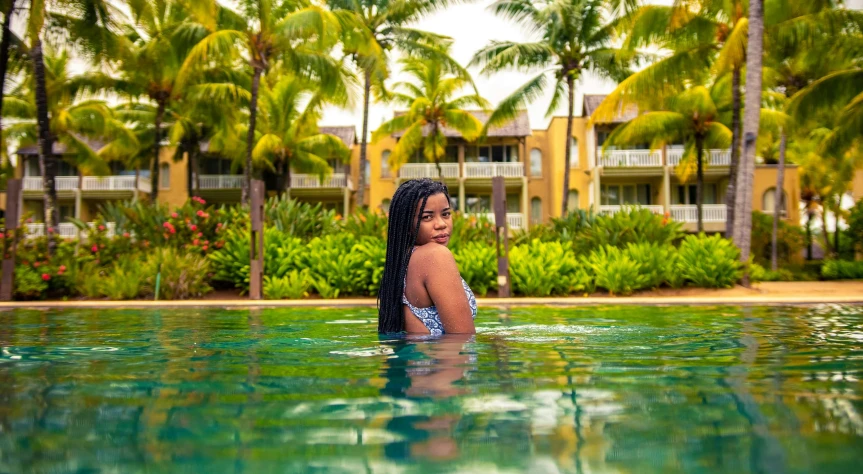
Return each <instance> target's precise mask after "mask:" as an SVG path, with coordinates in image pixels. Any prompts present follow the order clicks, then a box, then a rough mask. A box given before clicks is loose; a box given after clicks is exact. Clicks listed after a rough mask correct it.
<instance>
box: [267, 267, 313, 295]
mask: <svg viewBox="0 0 863 474" xmlns="http://www.w3.org/2000/svg"><path fill="white" fill-rule="evenodd" d="M310 287H311V279H310V277H309V271H308V269H306V270H302V271H300V270H291V271H290V272H289V273H287V274H285V275H284V276H281V277H272V276H265V277H264V288H263V290H264V298H265V299H268V300H283V299H291V300H296V299H300V298H303V297H306V296H309V288H310Z"/></svg>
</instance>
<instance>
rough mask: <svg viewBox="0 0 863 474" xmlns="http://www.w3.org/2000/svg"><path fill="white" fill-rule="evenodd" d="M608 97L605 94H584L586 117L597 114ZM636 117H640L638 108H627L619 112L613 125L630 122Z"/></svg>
mask: <svg viewBox="0 0 863 474" xmlns="http://www.w3.org/2000/svg"><path fill="white" fill-rule="evenodd" d="M606 97H608V96H607V95H603V94H584V115H585V116H587V117H590V116H591V115H593V113H594V112H596V109H597V108H599V104H601V103H602V101H603V100H605V98H606ZM635 117H638V108H637V107H635V106H634V105H633V106H629V107H627V108H626V110H623V111H620V110H618V112H617V115H616V116H615V117H614V120H612V121H611V123H623V122H629V121H630V120H632V119H634V118H635Z"/></svg>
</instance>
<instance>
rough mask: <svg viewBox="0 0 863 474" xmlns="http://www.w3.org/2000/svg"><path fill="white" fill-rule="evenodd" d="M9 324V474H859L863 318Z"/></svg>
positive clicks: (814, 312) (573, 315)
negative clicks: (401, 327)
mask: <svg viewBox="0 0 863 474" xmlns="http://www.w3.org/2000/svg"><path fill="white" fill-rule="evenodd" d="M477 327H478V334H477V336H475V338H464V337H445V338H442V339H437V340H430V339H428V340H423V339H420V340H414V339H406V338H393V337H389V338H386V337H379V336H378V335H377V334H375V329H376V313H375V312H374V310H373V309H353V310H330V309H254V310H249V309H244V310H211V309H191V310H185V309H184V310H64V311H57V310H53V311H35V310H11V311H6V312H0V346H2V354H0V472H54V473H57V472H124V473H125V472H195V473H204V472H206V473H221V472H231V473H234V472H249V473H257V472H345V473H352V472H363V473H365V472H387V473H396V472H478V473H494V472H531V473H546V472H547V473H557V472H563V473H603V472H611V473H652V472H656V473H660V472H661V473H667V472H695V473H700V472H729V473H746V472H753V473H754V472H757V473H802V472H812V473H834V472H835V473H849V472H860V471H859V469H860V466H861V465H863V384H861V382H860V378H861V371H863V307H861V306H838V305H825V306H814V307H742V308H741V307H584V308H577V309H553V308H523V309H512V310H493V309H481V310H480V314H479V317H478V319H477Z"/></svg>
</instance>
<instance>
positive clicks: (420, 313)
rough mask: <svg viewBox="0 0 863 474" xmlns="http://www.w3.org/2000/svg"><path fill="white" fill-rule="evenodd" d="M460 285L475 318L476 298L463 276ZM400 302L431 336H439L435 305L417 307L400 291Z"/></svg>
mask: <svg viewBox="0 0 863 474" xmlns="http://www.w3.org/2000/svg"><path fill="white" fill-rule="evenodd" d="M411 254H413V249H412V250H411ZM407 286H408V285H407V276H405V288H407ZM461 286H462V287H464V293H465V295H466V296H467V302H468V304H469V305H470V312H471V316H473V319H476V298H475V297H474V295H473V291H471V289H470V287H469V286H467V282H466V281H464V278H462V279H461ZM402 303H404V304H406V305H408V309H410V310H411V313H413V314H414V316H416V317H417V318H419V320H420V321H422V323H423V325H424V326H425V327H426V329H428V330H429V334H431V335H432V336H440V335H442V334H443V333H444V330H443V323H442V322H441V320H440V313H439V312H438V310H437V308H436V307H434V306H429V307H428V308H417V307H416V306H414V305H412V304H411V303H410V301H408V298H407V296H405V294H404V292H402Z"/></svg>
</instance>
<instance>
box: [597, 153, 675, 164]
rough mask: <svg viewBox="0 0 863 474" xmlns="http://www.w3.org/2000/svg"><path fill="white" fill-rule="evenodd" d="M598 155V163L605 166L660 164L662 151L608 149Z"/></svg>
mask: <svg viewBox="0 0 863 474" xmlns="http://www.w3.org/2000/svg"><path fill="white" fill-rule="evenodd" d="M597 154H599V155H600V157H599V164H600V165H602V166H605V167H606V168H634V167H650V166H662V153H661V152H659V151H650V150H609V151H606V152H605V153H602V151H601V150H599V151H598V153H597Z"/></svg>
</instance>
